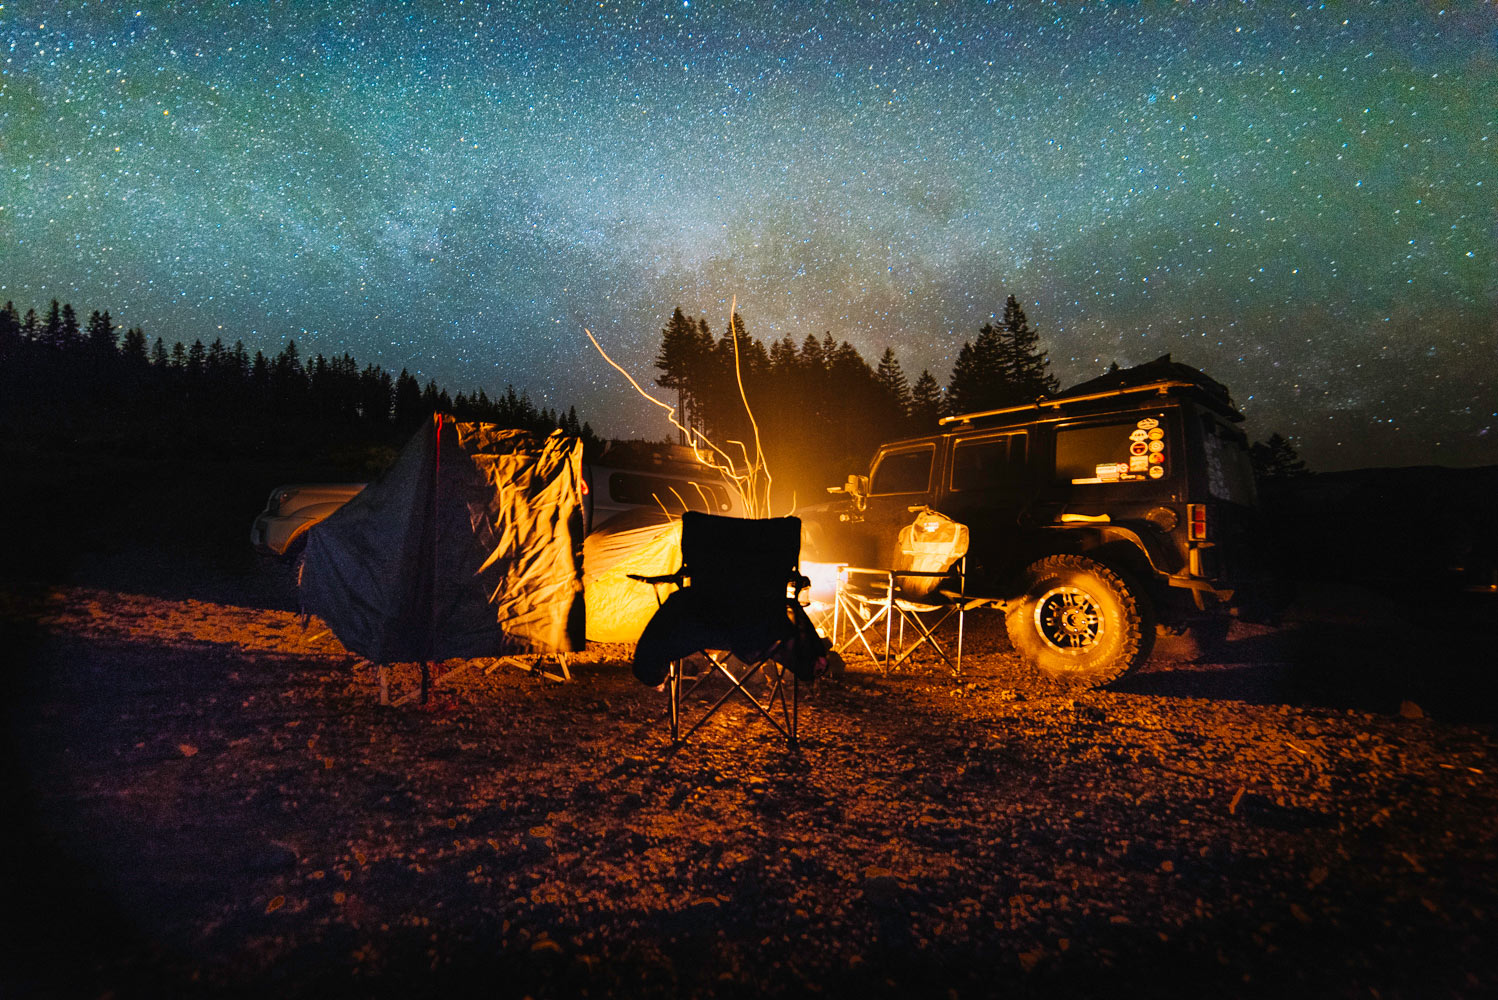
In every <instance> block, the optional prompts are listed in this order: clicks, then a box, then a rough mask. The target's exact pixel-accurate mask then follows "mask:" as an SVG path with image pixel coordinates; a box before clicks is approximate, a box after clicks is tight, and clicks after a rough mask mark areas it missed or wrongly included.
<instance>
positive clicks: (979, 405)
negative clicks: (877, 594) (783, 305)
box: [655, 295, 1057, 501]
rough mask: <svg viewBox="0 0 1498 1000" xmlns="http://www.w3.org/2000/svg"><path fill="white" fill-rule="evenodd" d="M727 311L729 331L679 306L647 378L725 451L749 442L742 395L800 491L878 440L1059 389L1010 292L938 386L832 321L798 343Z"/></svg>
mask: <svg viewBox="0 0 1498 1000" xmlns="http://www.w3.org/2000/svg"><path fill="white" fill-rule="evenodd" d="M732 322H733V326H734V330H732V331H730V330H727V329H725V330H724V331H723V332H722V333H721V334H720V335H718V336H716V337H715V336H714V335H713V332H712V330H711V329H710V328H709V326H708V323H707V320H705V319H696V318H693V317H691V316H688V315H685V314H683V313H682V311H681V309H679V308H678V309H677V310H676V311H675V313H673V314H672V316H671V320H670V322H669V323H668V324H667V325H666V327H665V329H663V330H662V331H661V346H660V351H659V353H658V354H657V356H656V362H655V363H656V368H657V369H658V371H659V376H658V377H657V379H656V382H657V384H659V385H660V386H662V387H664V388H666V389H668V390H674V391H675V393H676V395H677V401H678V404H679V407H680V411H681V413H682V414H683V417H684V420H683V423H686V424H687V425H688V426H690V427H692V428H694V429H696V430H700V431H702V432H704V433H705V434H706V435H707V436H708V438H709V439H710V440H711V441H713V442H714V443H715V444H717V445H718V446H719V447H720V448H725V449H726V450H730V451H731V452H732V453H735V454H736V453H737V448H736V447H732V448H731V447H730V446H729V445H728V442H731V441H740V442H744V444H745V447H746V448H748V449H749V450H751V451H752V450H753V447H754V437H753V435H754V428H753V427H752V426H751V425H750V422H749V418H748V415H747V414H746V413H745V410H744V403H743V397H747V399H748V402H749V406H750V408H751V409H752V410H753V413H754V417H755V420H756V421H757V422H758V425H759V431H760V442H761V445H762V446H763V448H764V450H765V453H766V456H767V458H768V461H769V465H770V469H771V472H772V473H774V474H775V475H776V476H787V475H789V478H790V479H792V480H794V481H795V482H796V485H797V487H798V488H799V489H801V490H803V491H806V490H808V489H816V488H817V487H818V485H823V484H827V483H829V482H833V481H836V480H838V479H840V478H841V476H842V475H844V474H846V473H849V472H859V471H864V467H865V465H866V463H867V461H868V458H869V456H870V455H871V454H872V453H873V450H874V448H875V446H877V445H878V444H879V443H880V442H881V441H887V440H891V439H893V438H899V437H906V436H913V435H918V434H925V433H928V432H930V431H932V430H935V429H936V421H937V419H938V418H939V417H941V416H943V415H946V414H948V413H971V412H974V411H978V410H989V409H997V408H1000V407H1004V406H1011V405H1015V404H1019V403H1026V402H1030V401H1033V400H1034V399H1035V398H1037V397H1038V396H1042V395H1045V394H1047V393H1053V392H1055V391H1056V389H1057V384H1056V380H1055V378H1054V377H1052V376H1051V374H1050V371H1049V368H1050V361H1049V358H1048V357H1047V356H1046V352H1045V351H1044V350H1042V349H1041V348H1040V344H1039V336H1038V334H1037V333H1036V332H1035V331H1034V330H1033V329H1031V327H1030V325H1029V321H1028V320H1027V319H1026V317H1025V313H1024V310H1023V309H1021V308H1020V306H1019V303H1018V302H1017V301H1016V300H1015V298H1014V296H1012V295H1011V296H1009V298H1008V301H1007V302H1006V303H1005V305H1004V314H1003V318H1002V319H1001V320H1000V322H999V324H998V325H997V326H995V325H994V324H984V326H983V328H982V329H981V330H980V331H979V332H978V337H977V339H976V340H973V341H968V342H964V343H963V345H962V347H961V349H960V350H959V351H958V354H957V360H956V363H955V364H954V365H953V369H952V375H951V378H950V380H949V381H948V383H947V385H946V387H945V390H943V387H942V386H941V384H940V383H939V382H938V381H937V379H936V377H935V376H934V375H932V374H931V372H930V371H929V370H923V371H922V372H921V373H920V375H919V376H917V377H916V379H915V381H914V383H912V382H910V381H909V379H908V378H907V376H906V375H905V372H904V370H903V369H902V368H901V366H900V362H899V359H898V358H897V357H896V356H895V352H894V350H893V349H891V348H888V347H887V348H885V350H884V353H883V355H882V356H881V357H880V359H879V362H878V364H877V365H875V366H870V365H869V363H868V362H867V361H865V360H864V359H863V357H862V356H861V355H860V354H859V352H858V350H857V349H856V348H855V347H854V346H853V345H852V344H850V343H848V342H847V341H846V340H845V341H842V342H841V343H839V342H838V341H836V340H834V339H833V337H832V334H831V333H830V332H829V333H827V334H825V335H824V336H823V337H821V338H820V339H818V338H817V337H816V336H814V335H809V336H807V337H806V339H805V340H803V341H802V342H801V344H800V346H799V347H798V346H797V345H796V343H795V342H794V341H793V340H792V339H791V338H790V337H783V338H782V339H780V340H777V341H775V342H773V343H771V344H770V345H769V346H768V347H766V346H765V344H764V343H762V342H761V341H759V340H757V339H755V338H754V337H753V336H752V334H750V332H749V331H748V329H747V326H746V324H745V322H744V320H743V317H742V316H738V315H735V316H734V317H733V321H732ZM734 333H737V351H738V359H737V365H735V357H734V352H735V343H734V341H735V337H734V336H733V334H734ZM740 376H741V377H742V381H743V397H741V395H740V388H739V378H740ZM802 495H803V501H804V500H805V499H806V498H807V497H808V496H809V494H808V493H805V492H803V494H802Z"/></svg>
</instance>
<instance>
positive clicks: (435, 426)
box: [301, 415, 648, 663]
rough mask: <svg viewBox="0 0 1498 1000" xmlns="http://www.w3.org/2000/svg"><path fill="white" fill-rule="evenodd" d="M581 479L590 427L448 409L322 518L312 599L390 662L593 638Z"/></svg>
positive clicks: (327, 617)
mask: <svg viewBox="0 0 1498 1000" xmlns="http://www.w3.org/2000/svg"><path fill="white" fill-rule="evenodd" d="M581 482H582V442H581V441H580V440H578V439H577V438H576V437H572V436H569V435H566V434H563V433H562V432H561V431H557V432H554V433H553V434H551V435H550V436H549V437H547V438H545V439H540V438H537V437H536V436H534V435H532V434H531V433H530V432H528V431H519V430H506V429H503V428H500V427H497V426H495V425H493V424H480V423H464V422H460V421H454V420H453V419H452V418H450V417H444V416H441V415H437V416H434V417H433V418H432V422H431V423H430V424H428V425H427V427H426V428H424V429H423V430H422V431H421V432H420V433H418V434H417V435H416V436H415V437H413V438H412V439H411V441H410V443H409V444H407V445H406V447H405V449H404V450H403V451H402V452H401V454H400V457H399V458H397V459H396V462H395V464H394V465H393V466H391V468H390V469H389V471H387V472H386V473H385V475H384V476H382V477H380V479H378V480H376V481H375V482H373V483H371V484H370V485H369V486H368V487H367V488H365V490H364V491H363V492H362V493H360V494H359V495H358V496H356V497H355V498H354V499H353V500H351V501H349V502H348V504H346V505H345V506H344V507H342V508H340V509H339V510H338V511H336V512H335V513H334V514H333V515H332V516H331V517H329V518H328V519H327V520H326V521H324V522H322V523H321V524H319V525H317V526H316V527H315V528H313V529H312V531H311V533H310V534H309V536H308V539H307V553H306V561H305V563H304V565H303V568H302V579H301V592H302V606H303V608H305V609H306V610H307V611H310V612H312V613H313V614H316V615H318V616H319V617H321V618H322V619H323V620H324V621H325V622H327V623H328V626H329V627H330V628H331V629H332V630H333V634H334V635H336V636H338V639H339V641H340V642H342V643H343V644H344V646H346V647H347V648H348V649H350V650H352V651H353V652H355V653H358V654H359V655H360V656H363V657H366V658H367V659H370V660H373V661H375V662H377V663H400V662H411V661H416V660H446V659H451V658H466V657H476V656H499V655H502V654H506V653H527V652H532V653H551V652H566V651H570V650H575V649H580V648H582V646H583V644H584V642H585V639H584V625H583V615H584V604H583V591H582V559H581V556H582V541H583V538H582V501H581V485H580V484H581ZM647 589H648V588H647Z"/></svg>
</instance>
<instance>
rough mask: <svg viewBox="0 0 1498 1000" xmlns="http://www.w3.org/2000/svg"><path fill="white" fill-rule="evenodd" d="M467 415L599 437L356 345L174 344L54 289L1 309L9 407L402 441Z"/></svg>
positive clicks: (232, 431)
mask: <svg viewBox="0 0 1498 1000" xmlns="http://www.w3.org/2000/svg"><path fill="white" fill-rule="evenodd" d="M438 410H440V411H442V412H445V413H451V414H453V415H455V416H457V417H458V418H460V419H464V420H483V421H489V422H493V423H498V424H502V425H504V426H506V427H520V428H525V429H528V430H532V431H536V432H538V433H548V432H550V431H551V429H552V428H555V427H561V428H562V429H564V430H566V431H568V432H569V433H573V434H577V435H579V436H581V437H582V438H583V439H584V440H585V441H586V442H588V443H589V444H590V445H596V444H597V443H598V439H597V437H596V436H595V435H594V434H593V430H592V428H591V427H590V426H589V425H587V424H585V423H583V422H582V421H580V420H579V419H578V416H577V410H576V408H575V407H569V408H568V410H567V412H566V413H560V412H557V411H553V410H550V409H544V408H538V407H537V406H536V405H535V404H533V403H532V402H531V400H530V399H529V398H528V397H527V396H526V395H524V394H517V393H516V391H515V389H514V387H513V386H507V387H506V389H505V392H504V393H503V394H502V395H500V396H497V397H495V398H492V399H491V398H490V397H489V396H488V394H487V393H486V392H485V391H484V390H483V389H479V390H477V391H476V392H474V393H472V394H471V395H465V394H463V393H461V392H460V393H458V394H457V395H456V396H450V395H449V394H448V392H447V390H445V389H443V388H440V387H439V386H438V385H437V383H436V382H435V381H429V382H427V384H426V385H425V386H422V385H421V384H420V383H419V382H418V381H417V379H416V378H415V376H413V375H411V374H410V372H408V371H405V370H402V371H401V373H400V374H399V375H398V376H396V377H394V378H392V377H391V375H390V373H389V372H388V371H386V370H384V369H382V368H379V367H377V366H375V365H372V364H370V365H364V366H363V367H361V366H360V365H359V363H358V362H357V361H356V360H354V358H353V357H352V356H351V355H349V354H348V353H344V354H343V355H342V356H339V357H333V358H328V357H324V356H323V355H322V354H318V355H316V356H315V357H313V358H312V359H310V360H308V361H305V362H304V361H303V360H302V357H301V353H300V350H299V349H298V347H297V345H296V341H294V340H288V341H287V342H286V345H285V346H284V347H283V348H282V349H281V351H280V353H278V354H276V355H275V356H274V357H267V356H266V355H265V354H264V353H263V352H260V351H256V352H255V353H254V354H251V353H250V352H249V350H248V349H247V348H246V347H245V345H244V343H243V342H242V341H236V342H235V343H234V344H233V345H226V344H225V343H224V342H223V341H222V340H221V339H216V340H214V341H213V342H212V343H211V344H207V345H204V343H203V342H202V341H201V340H195V341H193V343H192V344H191V345H183V344H182V342H180V341H178V342H176V343H174V344H172V345H171V347H167V345H166V343H165V341H163V340H162V339H161V338H160V337H158V338H156V340H155V341H154V342H151V341H149V340H148V339H147V337H146V335H145V332H144V331H143V330H141V329H140V328H139V327H131V328H130V329H127V330H125V331H124V332H123V334H121V333H120V332H119V330H118V328H117V327H116V325H115V324H114V321H113V319H112V318H111V317H110V315H109V313H108V312H107V311H106V312H98V311H95V312H93V313H91V314H90V315H89V317H88V320H87V322H86V323H85V324H83V325H82V326H80V324H79V322H78V315H77V313H76V312H75V310H74V309H73V307H72V306H71V305H60V304H59V303H58V302H57V300H55V299H54V300H53V301H52V303H51V306H50V308H49V309H48V311H47V314H46V315H45V316H43V317H39V316H37V314H36V311H35V310H34V309H31V310H27V312H26V314H25V316H24V317H23V316H21V315H20V314H19V313H18V311H17V310H16V307H15V305H14V304H13V303H11V302H7V303H6V304H5V306H4V308H3V309H0V413H5V415H6V416H7V417H9V418H10V419H11V420H14V419H15V417H16V416H17V415H18V414H21V413H29V414H30V415H31V416H33V417H36V416H38V415H45V416H46V417H47V419H49V420H60V421H63V422H64V423H65V424H67V425H70V426H73V427H81V426H83V425H84V424H85V423H92V424H93V425H94V429H93V433H92V435H91V436H93V437H103V438H106V439H108V438H110V437H111V435H109V434H108V433H107V432H104V431H102V430H101V429H102V428H103V427H104V426H105V425H107V424H112V425H116V426H126V427H130V428H136V427H139V426H140V425H142V424H146V425H150V426H152V427H153V428H156V429H158V430H159V429H160V428H159V427H157V425H161V424H164V423H167V422H170V423H171V424H172V425H173V427H174V428H175V430H174V431H172V433H179V434H182V435H184V436H186V437H202V436H203V435H205V434H215V433H222V434H225V435H227V436H231V437H233V438H234V439H235V440H236V441H239V442H242V441H244V440H245V439H246V438H247V437H249V438H257V439H261V440H268V439H271V438H274V437H275V436H276V435H278V434H286V433H288V432H290V433H295V432H296V431H297V430H298V429H300V428H303V427H315V428H318V429H319V430H320V431H321V432H328V431H332V432H335V433H340V436H341V437H343V438H344V439H346V440H364V441H368V442H370V443H395V442H398V441H399V440H401V439H403V438H404V436H406V435H409V434H410V433H412V432H413V431H414V430H415V429H416V428H417V427H419V426H420V425H421V423H422V422H423V421H424V420H426V419H427V418H428V417H429V416H430V415H431V414H432V413H433V412H436V411H438Z"/></svg>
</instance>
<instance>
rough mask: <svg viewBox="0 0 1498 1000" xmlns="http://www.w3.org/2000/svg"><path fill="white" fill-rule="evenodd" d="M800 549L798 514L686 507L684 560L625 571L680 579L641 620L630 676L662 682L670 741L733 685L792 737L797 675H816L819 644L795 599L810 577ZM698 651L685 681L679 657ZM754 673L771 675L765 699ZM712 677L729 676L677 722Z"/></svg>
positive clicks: (649, 579) (680, 737)
mask: <svg viewBox="0 0 1498 1000" xmlns="http://www.w3.org/2000/svg"><path fill="white" fill-rule="evenodd" d="M800 557H801V522H800V520H799V519H798V518H794V517H778V518H766V519H762V520H746V519H743V518H736V517H720V516H717V515H714V514H702V513H698V512H696V511H690V510H689V511H686V512H685V513H684V514H682V518H681V568H680V569H679V570H677V571H676V572H675V573H672V574H670V575H668V576H633V575H632V576H631V579H635V580H640V581H642V582H645V583H651V584H657V585H661V584H674V585H675V586H676V587H678V588H679V589H677V590H676V591H675V592H673V593H672V594H670V595H669V596H668V597H667V598H666V599H665V601H664V602H663V603H662V604H661V606H660V608H659V610H657V611H656V613H655V615H654V616H652V617H651V619H650V622H649V623H648V624H647V625H646V626H645V630H644V632H643V633H641V635H640V641H639V643H638V644H637V645H636V646H635V658H634V673H635V676H636V677H638V678H639V679H640V680H641V681H642V682H644V683H646V684H649V685H652V686H658V685H660V684H662V683H664V684H665V686H666V688H667V690H668V692H669V693H670V710H669V711H670V726H671V740H672V742H673V743H681V742H683V741H684V740H686V739H687V738H689V737H690V736H691V735H692V734H693V733H695V732H696V731H697V730H698V729H700V728H701V727H702V725H703V724H704V723H706V722H707V721H708V719H710V718H712V716H713V715H714V714H715V713H716V712H717V711H718V709H720V708H722V707H723V706H724V705H725V704H726V703H727V702H728V700H729V699H730V698H732V697H733V696H734V695H736V694H737V695H739V696H741V697H743V698H744V699H746V700H747V701H748V702H749V703H750V704H751V705H753V706H754V708H755V709H756V710H757V711H758V712H759V714H760V715H761V716H763V717H764V718H765V719H767V720H769V722H770V724H771V725H773V726H774V727H775V728H776V729H777V730H779V731H780V733H781V735H783V736H784V737H785V738H786V740H787V741H788V742H789V743H790V745H791V746H795V745H796V728H797V721H798V720H797V710H798V704H797V701H798V695H799V688H800V683H801V682H802V681H810V680H811V679H812V678H813V677H814V676H815V672H816V668H817V662H818V660H821V661H822V662H825V654H826V643H825V641H824V640H822V639H821V638H820V637H819V636H818V635H817V633H816V629H815V628H813V627H812V624H811V622H810V621H809V620H808V619H807V617H806V613H805V612H804V611H802V610H801V605H800V604H799V603H798V602H797V600H796V595H799V593H800V592H801V591H802V590H803V589H805V588H806V587H807V586H809V585H810V584H809V581H808V580H807V579H806V577H804V576H802V575H801V573H800V569H799V561H800ZM698 653H700V654H702V655H704V656H705V657H706V658H707V660H708V663H709V668H708V670H707V671H706V673H704V674H702V675H700V676H698V677H697V678H695V679H694V680H693V681H692V682H691V683H690V684H687V685H685V687H684V680H685V676H684V671H683V661H684V660H685V659H686V658H687V657H689V656H692V655H693V654H698ZM735 661H737V664H738V666H736V665H735ZM756 677H762V678H763V679H764V680H765V682H766V683H767V685H768V692H767V693H766V694H765V695H764V697H763V699H761V698H758V697H755V695H754V693H753V692H752V691H751V690H750V688H749V683H750V682H751V681H752V680H754V679H755V678H756ZM709 678H726V679H727V681H728V690H726V691H725V692H723V694H722V695H721V696H720V697H718V699H717V700H716V701H715V702H713V703H712V704H711V706H710V707H708V708H707V710H706V711H705V712H704V714H703V715H702V716H701V717H700V718H698V719H697V721H696V722H694V723H692V724H691V725H690V726H689V727H687V729H686V731H685V732H683V731H682V726H683V719H682V714H683V713H682V709H683V699H684V698H685V697H687V696H688V695H690V694H691V693H692V692H693V691H695V690H696V689H697V687H698V686H700V685H702V684H704V683H705V682H706V681H707V680H708V679H709Z"/></svg>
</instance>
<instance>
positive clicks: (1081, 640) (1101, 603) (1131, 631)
mask: <svg viewBox="0 0 1498 1000" xmlns="http://www.w3.org/2000/svg"><path fill="white" fill-rule="evenodd" d="M1005 625H1006V627H1007V628H1008V631H1009V641H1010V642H1011V643H1013V644H1014V649H1015V651H1016V652H1018V653H1019V654H1020V656H1021V657H1022V658H1023V659H1024V660H1025V661H1026V662H1028V663H1029V664H1031V665H1032V666H1034V667H1035V668H1037V669H1038V670H1040V671H1042V672H1043V673H1045V674H1048V675H1049V676H1051V677H1052V678H1055V679H1056V680H1059V681H1063V682H1066V683H1068V684H1072V685H1075V686H1078V687H1089V688H1094V687H1101V686H1102V685H1104V684H1107V683H1109V682H1110V681H1115V680H1117V679H1118V678H1120V677H1122V676H1123V675H1124V674H1126V673H1128V672H1129V671H1130V670H1132V669H1133V668H1134V667H1135V666H1137V665H1139V664H1141V663H1143V662H1144V661H1145V660H1147V659H1149V655H1150V650H1151V649H1152V648H1153V647H1154V641H1155V625H1154V621H1153V609H1152V607H1151V605H1150V601H1149V597H1148V595H1146V594H1145V593H1143V591H1142V590H1141V589H1140V588H1139V587H1138V586H1137V585H1135V584H1134V583H1132V582H1131V581H1130V580H1129V579H1128V578H1127V577H1125V576H1124V575H1123V574H1122V573H1120V572H1118V571H1117V570H1114V569H1111V568H1110V567H1108V566H1105V565H1103V564H1102V563H1100V562H1097V561H1096V560H1093V559H1089V558H1087V557H1086V556H1076V555H1056V556H1047V557H1046V558H1044V559H1040V560H1037V561H1036V562H1034V563H1032V564H1030V566H1029V567H1027V568H1026V569H1025V574H1024V579H1023V592H1022V594H1021V596H1020V597H1019V599H1018V600H1015V601H1013V602H1011V603H1010V605H1009V610H1008V612H1007V614H1006V616H1005Z"/></svg>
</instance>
